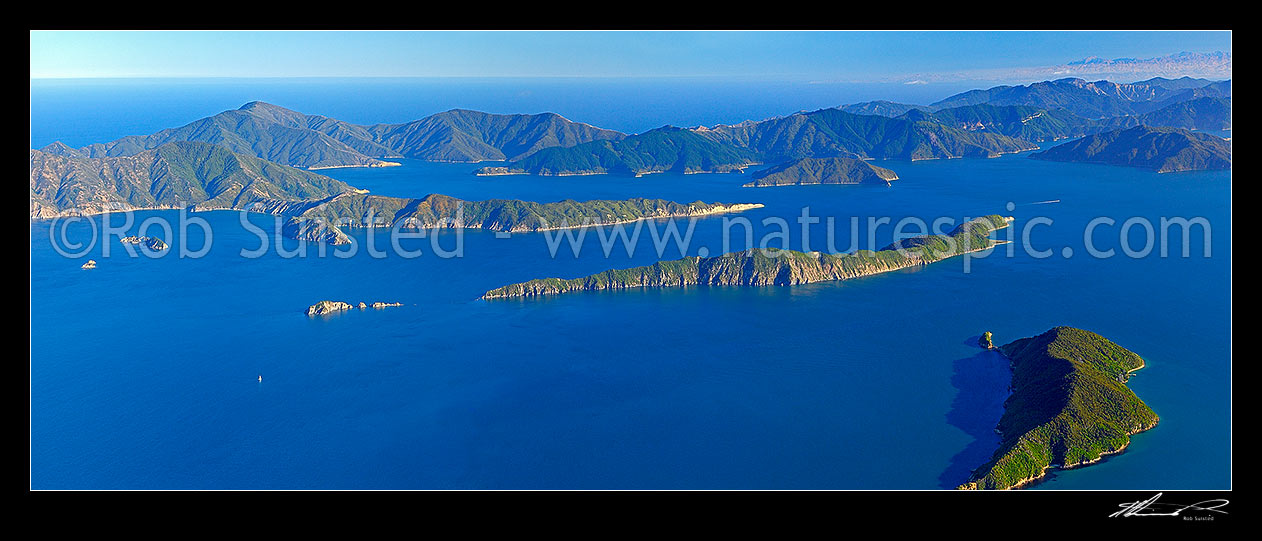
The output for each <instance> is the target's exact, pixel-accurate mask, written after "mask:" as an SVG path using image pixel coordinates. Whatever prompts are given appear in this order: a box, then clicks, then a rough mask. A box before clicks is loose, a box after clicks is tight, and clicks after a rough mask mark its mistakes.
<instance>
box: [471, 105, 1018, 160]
mask: <svg viewBox="0 0 1262 541" xmlns="http://www.w3.org/2000/svg"><path fill="white" fill-rule="evenodd" d="M1034 148H1036V147H1035V145H1033V144H1032V143H1030V142H1028V141H1022V140H1019V139H1015V138H1012V137H1009V136H1006V135H1003V134H998V133H989V132H971V131H967V130H963V129H958V128H954V127H951V126H947V125H943V124H941V123H938V122H935V121H933V120H932V119H928V118H902V117H900V118H889V117H883V116H874V115H857V114H853V113H847V112H845V111H842V110H840V109H820V110H818V111H813V112H809V113H797V114H793V115H789V116H786V117H780V118H773V119H768V120H764V121H761V122H745V123H741V124H735V125H720V126H715V127H713V128H691V129H686V128H675V127H664V128H659V129H656V130H652V131H649V132H645V133H643V134H639V135H630V136H627V137H626V138H625V139H623V140H621V141H615V142H608V141H595V142H589V143H584V144H581V145H575V146H573V147H569V148H555V147H554V148H550V149H545V150H543V151H540V152H538V153H536V154H533V155H531V156H529V157H527V158H525V159H522V160H520V161H516V162H509V163H508V164H506V165H505V166H502V167H494V168H487V169H484V170H482V171H480V174H540V175H580V174H599V173H610V172H615V173H618V172H620V173H630V174H637V175H638V174H645V173H651V172H662V171H674V172H681V173H697V172H727V171H734V170H740V169H744V168H745V167H747V166H749V165H752V164H755V163H778V162H783V161H787V160H796V159H799V158H807V157H818V158H828V157H845V158H865V159H866V158H871V159H902V160H925V159H935V158H962V157H980V158H988V157H995V156H999V155H1001V154H1007V153H1013V152H1020V151H1023V150H1031V149H1034Z"/></svg>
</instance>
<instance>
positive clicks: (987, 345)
mask: <svg viewBox="0 0 1262 541" xmlns="http://www.w3.org/2000/svg"><path fill="white" fill-rule="evenodd" d="M992 338H993V335H992V334H990V331H986V332H984V333H982V336H981V337H980V338H978V339H977V345H979V346H981V347H982V348H983V349H994V348H995V343H994V342H992V341H991V339H992Z"/></svg>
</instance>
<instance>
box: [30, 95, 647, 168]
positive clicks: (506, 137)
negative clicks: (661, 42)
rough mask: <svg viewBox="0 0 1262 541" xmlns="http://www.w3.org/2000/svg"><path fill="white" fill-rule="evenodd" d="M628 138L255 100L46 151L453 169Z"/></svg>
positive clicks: (468, 114) (532, 123)
mask: <svg viewBox="0 0 1262 541" xmlns="http://www.w3.org/2000/svg"><path fill="white" fill-rule="evenodd" d="M622 137H623V134H621V133H618V132H615V131H611V130H602V129H600V128H596V127H593V126H589V125H587V124H581V123H578V122H570V121H569V120H566V119H564V118H562V117H561V116H560V115H556V114H553V113H544V114H539V115H493V114H489V113H481V112H477V111H465V110H459V109H457V110H452V111H447V112H445V113H439V114H436V115H431V116H429V117H426V118H423V119H421V120H417V121H414V122H409V123H406V124H377V125H374V126H360V125H356V124H351V123H348V122H342V121H340V120H336V119H332V118H328V117H324V116H319V115H304V114H302V113H299V112H297V111H291V110H289V109H286V108H284V107H278V106H276V105H272V104H269V103H264V102H260V101H255V102H250V103H247V104H245V105H244V106H242V107H241V108H240V109H237V110H233V111H224V112H222V113H219V114H217V115H214V116H211V117H207V118H203V119H200V120H197V121H194V122H191V123H189V124H187V125H184V126H181V127H179V128H172V129H167V130H162V131H160V132H157V133H154V134H152V135H144V136H129V137H124V138H122V139H119V140H117V141H113V142H109V143H97V144H93V145H89V146H86V147H83V148H81V149H74V148H70V147H68V146H66V145H64V144H62V143H60V142H57V143H53V144H51V145H48V146H46V147H44V148H43V149H41V150H43V151H44V152H46V153H49V154H57V155H61V156H66V157H72V158H103V157H119V156H133V155H136V154H139V153H141V152H143V151H145V150H149V149H154V148H157V147H160V146H162V145H165V144H168V143H172V142H181V141H194V142H203V143H213V144H217V145H221V146H223V147H224V148H227V149H228V150H230V151H232V152H236V153H238V154H244V155H249V156H255V157H258V158H263V159H265V160H268V161H273V162H277V163H282V164H286V165H290V166H293V167H306V168H322V167H348V166H358V167H380V166H385V165H397V164H394V163H392V162H387V161H384V160H383V158H392V157H407V158H416V159H421V160H430V161H447V162H478V161H485V160H504V159H519V158H522V157H525V156H527V155H529V154H530V153H532V152H534V151H536V150H539V149H541V148H545V147H550V146H562V147H564V146H573V145H576V144H579V143H585V142H587V141H593V140H599V139H621V138H622Z"/></svg>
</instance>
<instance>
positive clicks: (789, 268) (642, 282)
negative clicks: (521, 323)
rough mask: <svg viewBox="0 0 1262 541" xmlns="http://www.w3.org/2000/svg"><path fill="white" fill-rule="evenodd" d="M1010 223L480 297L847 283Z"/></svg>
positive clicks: (973, 224)
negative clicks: (845, 249) (841, 250)
mask: <svg viewBox="0 0 1262 541" xmlns="http://www.w3.org/2000/svg"><path fill="white" fill-rule="evenodd" d="M1011 221H1012V218H1005V217H1002V216H997V215H991V216H986V217H982V218H977V219H974V220H970V221H968V222H965V223H963V224H961V225H960V226H959V227H957V228H955V230H954V231H952V232H951V234H950V235H928V236H923V237H915V238H913V239H908V240H907V241H904V242H903V243H895V244H891V245H890V246H887V247H885V248H884V249H882V250H880V251H876V252H873V251H870V250H860V251H858V252H855V253H852V254H824V253H820V252H810V253H804V252H798V251H793V250H775V251H769V253H763V250H759V249H751V250H748V251H744V252H735V253H730V254H723V255H719V256H715V257H708V258H700V257H685V258H683V259H677V260H674V261H659V262H657V263H654V264H652V265H648V266H643V267H635V268H630V269H613V270H608V271H605V272H602V273H599V274H594V275H591V276H587V277H584V278H574V279H569V280H565V279H560V278H544V279H536V280H530V281H528V282H522V283H519V284H511V285H507V286H504V287H501V288H498V289H493V290H491V291H488V292H486V294H484V295H483V296H482V298H484V299H495V298H503V297H529V296H535V295H555V294H560V293H568V292H571V291H595V290H604V289H627V288H636V287H684V286H689V285H741V286H769V285H777V286H789V285H797V284H808V283H813V282H823V281H830V280H848V279H851V278H858V277H862V276H869V275H872V274H878V273H882V272H887V271H891V270H897V269H902V268H907V267H911V266H916V265H925V264H928V263H932V262H934V261H938V260H941V259H945V258H948V257H952V256H955V255H960V254H964V253H969V252H975V251H979V250H985V249H987V248H990V247H991V246H994V245H995V244H996V241H993V240H991V239H989V238H988V235H989V234H990V232H991V231H994V230H996V229H1002V228H1004V227H1007V226H1008V224H1009V223H1011ZM909 241H911V242H909Z"/></svg>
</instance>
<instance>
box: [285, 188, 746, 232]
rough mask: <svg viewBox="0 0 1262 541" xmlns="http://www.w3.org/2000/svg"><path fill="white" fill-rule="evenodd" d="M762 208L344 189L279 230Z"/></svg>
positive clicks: (494, 224)
mask: <svg viewBox="0 0 1262 541" xmlns="http://www.w3.org/2000/svg"><path fill="white" fill-rule="evenodd" d="M759 207H762V205H761V204H756V203H738V204H725V203H705V202H703V201H695V202H692V203H676V202H673V201H666V200H664V199H645V198H634V199H624V200H593V201H575V200H572V199H567V200H564V201H557V202H554V203H536V202H533V201H521V200H517V199H491V200H486V201H466V200H463V199H457V198H455V197H449V196H446V195H441V194H431V195H427V196H425V197H423V198H419V199H407V198H399V197H384V196H379V195H364V194H347V195H343V196H340V197H335V198H333V199H331V200H329V201H327V202H325V203H322V204H320V205H318V206H315V207H312V208H311V209H309V210H307V211H306V212H304V213H302V214H301V215H298V216H294V217H291V218H290V219H289V220H288V221H287V222H286V223H285V226H284V229H283V233H284V234H285V235H286V236H289V237H291V238H298V239H306V240H313V241H319V242H328V243H331V244H345V243H348V242H350V239H349V238H348V237H346V235H345V233H343V232H342V230H341V229H340V228H341V227H367V226H368V225H372V227H379V228H390V227H394V226H396V225H398V226H399V227H400V228H405V229H432V228H470V229H487V230H491V231H508V232H528V231H544V230H554V229H567V228H575V227H583V226H587V225H609V224H617V223H627V222H634V221H637V220H645V219H653V218H687V217H693V216H706V215H711V214H721V213H729V212H743V211H746V210H750V209H754V208H759Z"/></svg>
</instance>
